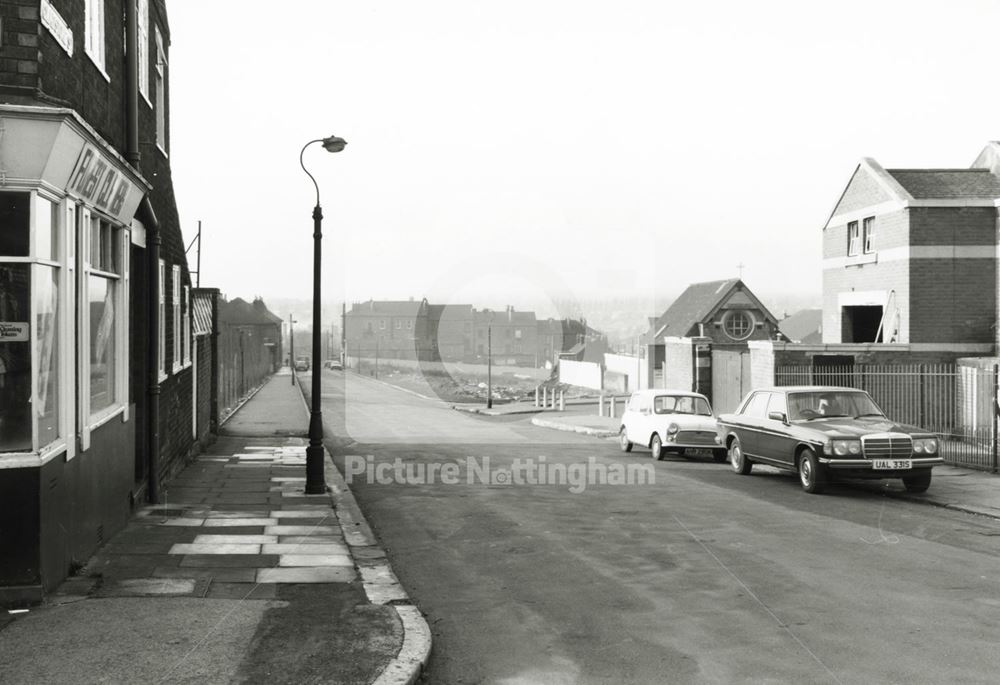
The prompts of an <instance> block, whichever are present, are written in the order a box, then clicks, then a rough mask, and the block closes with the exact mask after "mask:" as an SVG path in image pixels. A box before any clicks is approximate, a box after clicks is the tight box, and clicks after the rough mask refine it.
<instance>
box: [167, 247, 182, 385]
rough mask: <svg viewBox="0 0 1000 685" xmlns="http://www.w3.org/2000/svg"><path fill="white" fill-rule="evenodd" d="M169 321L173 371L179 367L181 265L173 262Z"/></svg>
mask: <svg viewBox="0 0 1000 685" xmlns="http://www.w3.org/2000/svg"><path fill="white" fill-rule="evenodd" d="M170 285H171V291H172V293H171V295H172V296H171V304H172V305H173V307H172V309H171V318H172V321H171V323H172V324H173V343H174V355H173V358H174V372H175V373H176V372H177V371H178V370H179V369H180V368H181V348H182V346H183V345H182V343H181V267H180V265H177V264H175V265H174V267H173V270H172V272H171V278H170Z"/></svg>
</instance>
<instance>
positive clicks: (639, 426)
mask: <svg viewBox="0 0 1000 685" xmlns="http://www.w3.org/2000/svg"><path fill="white" fill-rule="evenodd" d="M618 436H619V444H620V446H621V449H622V451H623V452H631V451H632V446H633V445H634V444H639V445H642V446H643V447H649V449H650V451H651V452H652V457H653V459H657V460H659V459H662V458H663V455H664V454H666V453H668V452H671V453H675V454H683V455H684V456H689V457H691V456H699V455H710V456H712V457H713V458H714V459H715V461H717V462H720V463H721V462H724V461H725V460H726V450H725V448H724V447H723V446H722V439H721V437H720V436H719V431H718V421H717V419H716V416H715V414H714V413H713V412H712V406H711V405H710V404H709V402H708V398H707V397H705V396H704V395H700V394H698V393H696V392H685V391H683V390H664V389H659V390H639V391H637V392H634V393H632V396H631V397H630V398H629V401H628V404H627V405H626V406H625V411H624V413H623V414H622V423H621V429H620V430H619V433H618Z"/></svg>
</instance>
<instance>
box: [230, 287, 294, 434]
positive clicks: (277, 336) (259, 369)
mask: <svg viewBox="0 0 1000 685" xmlns="http://www.w3.org/2000/svg"><path fill="white" fill-rule="evenodd" d="M283 323H284V322H283V321H282V319H281V317H280V316H277V315H276V314H273V313H272V312H271V310H269V309H268V308H267V305H266V304H264V300H262V299H261V298H259V297H258V298H255V299H254V301H253V303H250V302H247V301H246V300H244V299H242V298H239V297H237V298H235V299H233V300H225V299H220V300H219V302H218V352H217V355H216V363H217V367H218V368H217V370H216V373H217V374H218V397H217V402H218V403H219V411H220V413H222V414H223V417H222V420H225V416H226V415H228V414H229V413H230V412H231V411H233V410H234V409H235V408H236V406H237V404H238V402H239V400H240V399H241V398H242V397H244V396H245V395H246V394H247V393H248V392H249V391H250V390H252V389H254V388H256V387H257V386H259V385H260V384H261V383H262V382H263V381H264V380H265V379H266V378H267V377H268V376H270V375H271V374H273V373H274V372H275V371H277V370H278V369H279V368H280V367H281V365H282V363H283V361H284V354H283V345H282V337H281V333H282V324H283ZM304 339H305V340H306V341H307V343H306V344H308V340H309V338H304Z"/></svg>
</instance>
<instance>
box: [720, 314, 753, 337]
mask: <svg viewBox="0 0 1000 685" xmlns="http://www.w3.org/2000/svg"><path fill="white" fill-rule="evenodd" d="M722 326H723V328H724V330H725V331H726V335H728V336H729V337H730V338H732V339H733V340H743V339H745V338H749V337H750V333H751V332H752V331H753V319H751V318H750V314H748V313H747V312H729V314H727V315H726V318H725V320H724V321H723V322H722Z"/></svg>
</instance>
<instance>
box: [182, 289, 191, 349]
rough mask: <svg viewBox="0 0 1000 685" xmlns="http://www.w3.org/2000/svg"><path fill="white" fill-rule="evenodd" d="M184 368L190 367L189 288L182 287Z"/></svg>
mask: <svg viewBox="0 0 1000 685" xmlns="http://www.w3.org/2000/svg"><path fill="white" fill-rule="evenodd" d="M182 335H183V336H184V362H183V364H184V368H187V367H189V366H191V286H187V285H186V286H184V331H183V333H182Z"/></svg>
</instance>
